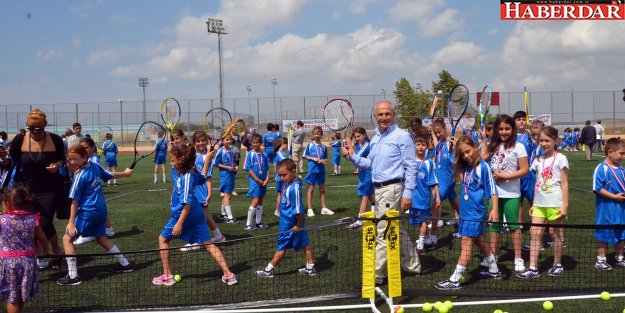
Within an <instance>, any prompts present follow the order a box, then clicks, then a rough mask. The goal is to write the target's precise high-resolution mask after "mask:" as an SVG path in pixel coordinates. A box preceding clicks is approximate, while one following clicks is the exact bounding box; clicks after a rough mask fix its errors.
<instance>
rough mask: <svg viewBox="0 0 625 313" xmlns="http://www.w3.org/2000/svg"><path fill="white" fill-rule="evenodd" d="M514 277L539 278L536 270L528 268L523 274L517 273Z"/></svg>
mask: <svg viewBox="0 0 625 313" xmlns="http://www.w3.org/2000/svg"><path fill="white" fill-rule="evenodd" d="M549 272H551V271H549ZM549 276H551V275H549ZM516 277H518V278H521V279H528V278H538V277H540V273H538V270H533V269H530V268H528V269H526V270H524V271H523V272H517V273H516Z"/></svg>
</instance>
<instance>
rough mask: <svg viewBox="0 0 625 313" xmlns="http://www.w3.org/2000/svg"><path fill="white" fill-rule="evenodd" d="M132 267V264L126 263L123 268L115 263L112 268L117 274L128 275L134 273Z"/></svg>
mask: <svg viewBox="0 0 625 313" xmlns="http://www.w3.org/2000/svg"><path fill="white" fill-rule="evenodd" d="M134 270H135V269H134V267H132V264H130V263H128V264H127V265H126V266H123V265H121V264H119V263H117V264H116V265H115V266H113V271H115V272H117V273H130V272H132V271H134Z"/></svg>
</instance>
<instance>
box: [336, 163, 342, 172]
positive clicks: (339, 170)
mask: <svg viewBox="0 0 625 313" xmlns="http://www.w3.org/2000/svg"><path fill="white" fill-rule="evenodd" d="M336 173H337V174H341V166H340V165H339V169H338V170H337V171H336Z"/></svg>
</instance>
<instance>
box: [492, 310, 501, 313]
mask: <svg viewBox="0 0 625 313" xmlns="http://www.w3.org/2000/svg"><path fill="white" fill-rule="evenodd" d="M493 313H503V311H502V310H495V311H494V312H493Z"/></svg>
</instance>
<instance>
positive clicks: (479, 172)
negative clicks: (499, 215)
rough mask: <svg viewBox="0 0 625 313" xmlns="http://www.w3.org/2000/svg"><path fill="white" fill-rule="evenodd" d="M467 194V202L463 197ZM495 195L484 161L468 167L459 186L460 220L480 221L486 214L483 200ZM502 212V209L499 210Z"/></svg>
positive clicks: (492, 180) (489, 173)
mask: <svg viewBox="0 0 625 313" xmlns="http://www.w3.org/2000/svg"><path fill="white" fill-rule="evenodd" d="M466 194H468V195H469V198H468V200H465V199H464V196H465V195H466ZM496 194H497V187H496V186H495V179H494V178H493V174H492V171H491V169H490V167H489V166H488V164H487V163H486V162H485V161H484V160H480V163H479V164H478V165H477V166H475V168H474V167H473V166H468V167H467V168H466V169H465V170H464V173H463V175H462V184H461V186H460V218H461V219H465V220H482V219H483V218H484V216H485V214H486V205H485V203H484V198H490V197H491V196H492V195H496ZM499 209H500V210H503V208H499Z"/></svg>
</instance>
